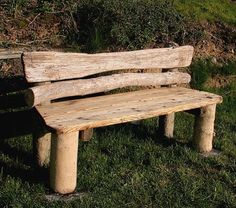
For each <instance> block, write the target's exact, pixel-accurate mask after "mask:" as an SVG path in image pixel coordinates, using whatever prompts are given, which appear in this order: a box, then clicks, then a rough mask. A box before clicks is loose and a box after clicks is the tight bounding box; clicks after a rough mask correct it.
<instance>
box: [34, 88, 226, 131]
mask: <svg viewBox="0 0 236 208" xmlns="http://www.w3.org/2000/svg"><path fill="white" fill-rule="evenodd" d="M221 102H222V97H221V96H218V95H215V94H212V93H207V92H201V91H197V90H192V89H187V88H179V87H176V88H161V89H152V90H150V89H149V90H141V91H135V92H127V93H120V94H115V95H105V96H99V97H94V98H85V99H79V100H73V101H63V102H58V103H52V104H50V105H43V106H36V109H37V110H38V112H39V113H40V114H41V116H42V117H43V119H44V120H45V123H46V124H47V125H48V126H49V127H50V128H52V129H55V130H56V131H58V132H61V133H66V132H72V131H79V130H84V129H88V128H95V127H101V126H107V125H112V124H117V123H124V122H129V121H134V120H140V119H145V118H151V117H155V116H159V115H165V114H169V113H173V112H179V111H185V110H190V109H194V108H199V107H202V106H207V105H210V104H216V103H221Z"/></svg>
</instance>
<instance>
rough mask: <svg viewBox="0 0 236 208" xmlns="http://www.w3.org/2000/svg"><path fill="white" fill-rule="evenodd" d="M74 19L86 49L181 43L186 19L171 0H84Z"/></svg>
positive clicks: (136, 47) (79, 5) (135, 47)
mask: <svg viewBox="0 0 236 208" xmlns="http://www.w3.org/2000/svg"><path fill="white" fill-rule="evenodd" d="M75 20H76V22H77V25H79V27H80V30H79V39H78V41H79V42H80V43H81V44H83V45H84V47H83V49H84V50H86V51H95V50H99V49H102V48H106V47H107V46H111V45H112V47H116V48H120V47H121V48H128V49H138V48H146V47H150V46H153V45H156V44H160V43H167V42H170V41H175V42H178V43H180V44H181V43H182V42H183V40H184V38H185V35H186V31H185V21H184V18H183V17H182V16H181V15H180V14H179V13H178V12H177V11H176V10H175V8H174V6H173V5H172V3H170V2H169V1H151V0H149V1H146V0H136V1H133V0H126V1H116V0H82V1H80V3H79V4H78V10H77V14H75Z"/></svg>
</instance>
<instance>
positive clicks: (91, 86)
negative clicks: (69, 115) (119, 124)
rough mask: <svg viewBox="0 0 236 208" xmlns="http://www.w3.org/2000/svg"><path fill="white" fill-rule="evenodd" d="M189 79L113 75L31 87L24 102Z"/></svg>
mask: <svg viewBox="0 0 236 208" xmlns="http://www.w3.org/2000/svg"><path fill="white" fill-rule="evenodd" d="M190 79H191V77H190V75H189V74H187V73H180V72H173V73H171V72H166V73H123V74H114V75H110V76H103V77H98V78H93V79H84V80H83V79H79V80H72V81H62V82H55V83H52V84H50V85H42V86H37V87H33V88H31V89H29V90H27V92H26V101H27V103H28V105H29V106H35V105H38V104H40V103H43V102H45V101H48V100H53V99H57V98H63V97H68V96H76V95H88V94H93V93H99V92H106V91H110V90H113V89H117V88H123V87H128V86H150V85H152V86H157V85H169V84H182V83H189V82H190Z"/></svg>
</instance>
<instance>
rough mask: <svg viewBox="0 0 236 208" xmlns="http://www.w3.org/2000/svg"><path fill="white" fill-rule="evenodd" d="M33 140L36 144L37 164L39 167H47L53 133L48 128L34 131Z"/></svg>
mask: <svg viewBox="0 0 236 208" xmlns="http://www.w3.org/2000/svg"><path fill="white" fill-rule="evenodd" d="M33 140H34V142H35V145H36V147H35V148H36V151H35V152H34V154H35V158H36V162H37V165H38V166H39V167H47V166H48V165H49V162H50V150H51V133H50V132H48V131H47V130H44V131H43V130H42V131H38V132H34V133H33Z"/></svg>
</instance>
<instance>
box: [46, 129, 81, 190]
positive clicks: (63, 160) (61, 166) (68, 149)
mask: <svg viewBox="0 0 236 208" xmlns="http://www.w3.org/2000/svg"><path fill="white" fill-rule="evenodd" d="M78 144H79V132H70V133H64V134H53V136H52V143H51V158H50V186H51V188H52V189H53V190H54V191H55V192H58V193H60V194H68V193H72V192H73V191H74V190H75V188H76V183H77V153H78Z"/></svg>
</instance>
